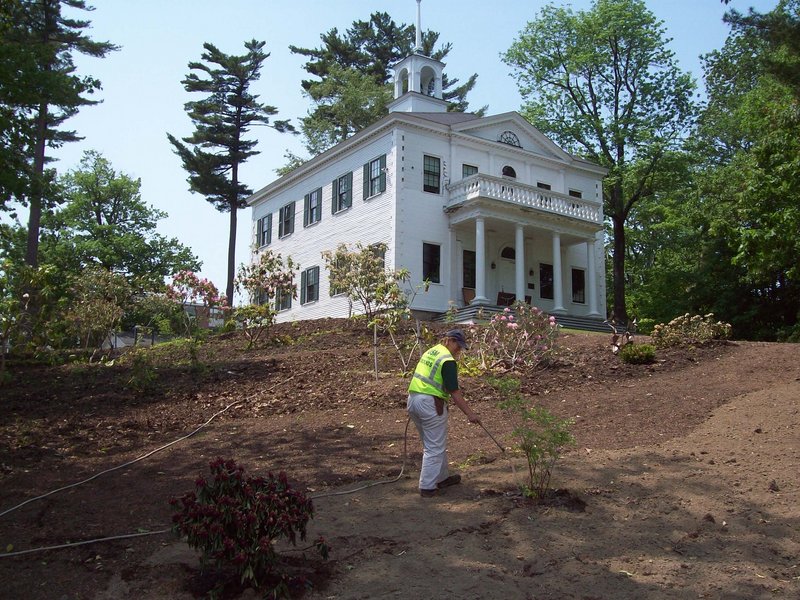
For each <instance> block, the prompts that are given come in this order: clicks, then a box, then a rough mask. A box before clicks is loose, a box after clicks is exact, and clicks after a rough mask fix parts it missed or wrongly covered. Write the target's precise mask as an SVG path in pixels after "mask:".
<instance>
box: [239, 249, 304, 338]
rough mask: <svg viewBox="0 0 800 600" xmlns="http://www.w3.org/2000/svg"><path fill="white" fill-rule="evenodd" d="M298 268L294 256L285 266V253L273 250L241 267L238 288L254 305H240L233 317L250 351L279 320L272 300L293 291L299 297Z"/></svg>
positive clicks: (287, 260) (288, 257) (288, 258)
mask: <svg viewBox="0 0 800 600" xmlns="http://www.w3.org/2000/svg"><path fill="white" fill-rule="evenodd" d="M298 267H299V265H296V264H295V263H294V261H293V260H292V257H291V256H287V257H286V265H284V264H283V260H282V259H281V255H280V254H273V252H272V251H271V250H266V251H265V252H262V253H261V254H260V255H259V257H258V259H257V261H256V262H254V263H252V264H250V265H244V264H243V265H241V266H240V267H239V275H238V276H237V278H236V291H237V292H241V291H243V290H244V291H246V292H247V293H248V295H249V296H250V304H248V305H247V306H243V307H241V308H237V309H236V310H235V311H234V313H233V316H234V319H236V321H237V322H238V323H239V324H240V325H241V326H242V332H243V333H244V336H245V337H246V338H247V349H248V350H249V349H250V348H252V347H253V345H254V344H255V343H256V342H257V341H258V340H259V338H260V337H261V335H262V334H263V333H264V332H265V331H266V330H267V329H269V327H271V326H272V324H273V323H274V322H275V310H274V308H273V304H272V303H271V301H272V300H274V299H275V296H276V295H277V294H291V295H292V297H293V298H296V297H297V289H296V288H295V285H294V273H295V270H296V269H297V268H298Z"/></svg>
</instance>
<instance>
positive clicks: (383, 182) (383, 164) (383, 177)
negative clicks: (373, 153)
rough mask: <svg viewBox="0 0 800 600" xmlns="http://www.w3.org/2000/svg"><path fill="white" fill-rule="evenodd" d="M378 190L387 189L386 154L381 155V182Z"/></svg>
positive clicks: (383, 190)
mask: <svg viewBox="0 0 800 600" xmlns="http://www.w3.org/2000/svg"><path fill="white" fill-rule="evenodd" d="M378 191H380V192H385V191H386V155H385V154H382V155H381V175H380V182H379V183H378Z"/></svg>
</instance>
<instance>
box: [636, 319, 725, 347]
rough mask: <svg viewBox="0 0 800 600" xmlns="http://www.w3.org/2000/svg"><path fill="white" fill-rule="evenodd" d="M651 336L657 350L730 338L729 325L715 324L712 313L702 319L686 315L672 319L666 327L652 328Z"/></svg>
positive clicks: (717, 322) (657, 326)
mask: <svg viewBox="0 0 800 600" xmlns="http://www.w3.org/2000/svg"><path fill="white" fill-rule="evenodd" d="M651 335H652V338H653V343H654V344H655V345H656V347H657V348H666V347H668V346H680V345H688V344H702V343H704V342H709V341H711V340H727V339H729V338H730V337H731V326H730V324H729V323H723V322H722V321H716V322H715V321H714V315H713V314H712V313H708V314H707V315H705V316H702V317H701V316H700V315H694V316H691V315H689V313H686V314H685V315H683V316H680V317H676V318H674V319H672V321H670V322H669V323H667V324H666V325H664V324H663V323H659V324H658V325H656V326H655V327H654V328H653V333H652V334H651Z"/></svg>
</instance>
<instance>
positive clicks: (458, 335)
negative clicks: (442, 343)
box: [444, 329, 469, 350]
mask: <svg viewBox="0 0 800 600" xmlns="http://www.w3.org/2000/svg"><path fill="white" fill-rule="evenodd" d="M444 337H446V338H450V339H451V340H455V341H456V342H458V345H459V346H461V349H462V350H469V345H468V344H467V338H465V337H464V332H463V331H461V330H460V329H451V330H450V331H448V332H447V333H445V334H444Z"/></svg>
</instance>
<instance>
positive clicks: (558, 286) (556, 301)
mask: <svg viewBox="0 0 800 600" xmlns="http://www.w3.org/2000/svg"><path fill="white" fill-rule="evenodd" d="M553 312H562V313H563V312H567V311H566V310H565V309H564V287H563V281H562V278H561V234H560V233H558V232H555V231H554V232H553Z"/></svg>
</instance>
